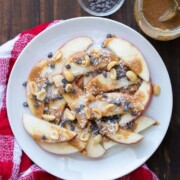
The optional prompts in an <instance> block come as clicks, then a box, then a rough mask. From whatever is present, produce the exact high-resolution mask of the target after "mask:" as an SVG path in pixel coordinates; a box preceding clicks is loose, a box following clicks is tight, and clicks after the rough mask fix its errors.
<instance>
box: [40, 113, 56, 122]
mask: <svg viewBox="0 0 180 180" xmlns="http://www.w3.org/2000/svg"><path fill="white" fill-rule="evenodd" d="M42 118H43V119H44V120H46V121H54V120H55V118H56V117H55V116H54V115H49V114H43V115H42Z"/></svg>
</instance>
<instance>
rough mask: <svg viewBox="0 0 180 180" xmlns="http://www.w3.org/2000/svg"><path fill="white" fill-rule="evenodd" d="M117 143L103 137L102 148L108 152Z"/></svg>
mask: <svg viewBox="0 0 180 180" xmlns="http://www.w3.org/2000/svg"><path fill="white" fill-rule="evenodd" d="M117 144H118V143H116V142H114V141H111V140H110V139H109V138H107V137H103V147H104V149H105V150H108V149H110V148H112V147H114V146H115V145H117Z"/></svg>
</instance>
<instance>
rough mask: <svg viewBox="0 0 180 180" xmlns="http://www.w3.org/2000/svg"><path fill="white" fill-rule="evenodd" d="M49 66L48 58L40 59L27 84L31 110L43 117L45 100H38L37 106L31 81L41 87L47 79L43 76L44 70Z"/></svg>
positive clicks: (35, 114)
mask: <svg viewBox="0 0 180 180" xmlns="http://www.w3.org/2000/svg"><path fill="white" fill-rule="evenodd" d="M47 66H48V61H47V60H41V61H39V62H38V63H37V64H36V65H35V66H34V67H33V68H32V70H31V72H30V74H29V77H28V81H27V86H26V98H27V102H28V105H29V108H30V110H31V112H32V113H33V115H34V116H36V117H38V118H41V117H42V114H43V111H44V102H43V101H38V106H35V105H34V104H35V101H36V99H35V96H33V95H32V93H31V90H30V82H32V81H34V82H35V83H36V84H37V86H38V88H41V86H42V84H43V83H44V81H45V80H46V76H43V74H44V71H45V70H46V68H47Z"/></svg>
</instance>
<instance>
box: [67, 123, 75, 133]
mask: <svg viewBox="0 0 180 180" xmlns="http://www.w3.org/2000/svg"><path fill="white" fill-rule="evenodd" d="M68 124H69V125H70V128H71V131H74V129H75V126H74V123H73V122H72V121H68Z"/></svg>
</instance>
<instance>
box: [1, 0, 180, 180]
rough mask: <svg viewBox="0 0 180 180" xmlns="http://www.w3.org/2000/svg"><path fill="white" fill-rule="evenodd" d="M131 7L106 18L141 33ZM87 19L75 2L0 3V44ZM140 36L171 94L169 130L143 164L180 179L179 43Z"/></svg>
mask: <svg viewBox="0 0 180 180" xmlns="http://www.w3.org/2000/svg"><path fill="white" fill-rule="evenodd" d="M133 6H134V2H133V1H132V0H126V2H125V4H124V5H123V6H122V8H121V9H120V10H119V11H118V12H116V13H115V14H113V15H111V16H109V17H108V18H110V19H114V20H117V21H119V22H122V23H124V24H126V25H128V26H130V27H132V28H134V29H135V30H137V31H138V32H140V33H142V32H141V30H140V28H139V27H138V26H137V24H136V22H135V19H134V14H133ZM87 15H88V14H87V13H86V12H84V11H83V10H82V9H81V8H80V7H79V5H78V3H77V1H76V0H0V44H2V43H4V42H6V41H7V40H9V39H11V38H13V37H14V36H15V35H17V34H18V33H20V32H21V31H23V30H26V29H29V28H32V27H33V26H35V25H37V24H39V23H44V22H49V21H52V20H54V19H68V18H73V17H78V16H87ZM142 35H143V36H145V37H146V38H147V39H148V40H149V41H150V42H151V43H152V45H153V46H154V47H155V48H156V49H157V51H158V52H159V54H160V55H161V57H162V58H163V60H164V63H165V65H166V67H167V70H168V72H169V75H170V78H171V82H172V88H173V93H174V108H173V114H172V119H171V123H170V128H169V129H168V132H167V134H166V137H165V138H164V140H163V142H162V144H161V145H160V147H159V148H158V150H157V151H156V152H155V153H154V155H153V156H152V157H151V158H150V159H149V160H148V161H147V164H148V165H149V167H150V168H151V169H152V170H153V171H154V172H155V173H156V174H157V175H158V176H159V178H160V179H164V180H178V179H180V155H179V154H180V142H179V138H180V90H179V89H180V39H176V40H173V41H169V42H160V41H155V40H153V39H151V38H149V37H147V36H146V35H144V34H143V33H142Z"/></svg>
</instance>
